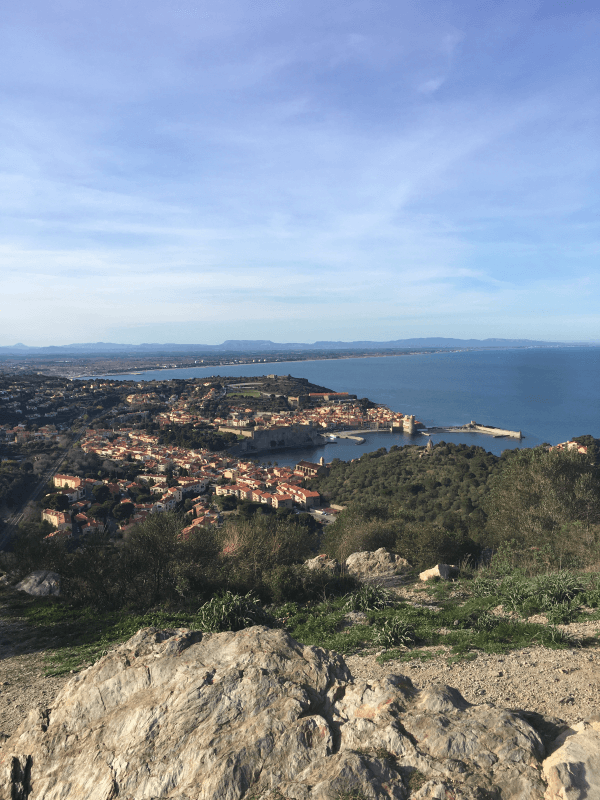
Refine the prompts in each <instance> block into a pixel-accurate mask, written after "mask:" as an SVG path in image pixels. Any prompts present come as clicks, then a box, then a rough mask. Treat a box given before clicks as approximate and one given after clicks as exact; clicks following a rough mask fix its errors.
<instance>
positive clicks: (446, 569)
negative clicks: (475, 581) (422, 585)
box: [419, 564, 458, 581]
mask: <svg viewBox="0 0 600 800" xmlns="http://www.w3.org/2000/svg"><path fill="white" fill-rule="evenodd" d="M456 574H458V567H454V566H452V565H451V564H436V565H435V567H431V569H426V570H425V571H424V572H420V573H419V580H421V581H431V580H435V579H436V578H439V579H440V580H442V581H449V580H450V578H451V577H452V576H453V575H456Z"/></svg>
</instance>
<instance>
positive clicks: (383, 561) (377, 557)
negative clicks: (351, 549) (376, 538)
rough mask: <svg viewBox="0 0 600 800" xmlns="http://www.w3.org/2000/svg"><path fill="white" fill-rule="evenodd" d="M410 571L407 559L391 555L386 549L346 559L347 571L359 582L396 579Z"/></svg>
mask: <svg viewBox="0 0 600 800" xmlns="http://www.w3.org/2000/svg"><path fill="white" fill-rule="evenodd" d="M409 569H410V564H409V563H408V561H407V560H406V559H405V558H401V557H400V556H397V555H395V554H394V553H390V552H389V550H386V549H385V547H380V548H379V550H375V551H374V552H369V551H367V550H366V551H364V552H361V553H352V555H350V556H348V558H347V559H346V570H347V571H348V573H349V574H350V575H354V577H355V578H358V579H359V580H362V581H365V580H374V579H376V580H377V581H378V582H381V579H385V578H391V577H396V576H398V575H400V574H401V573H403V572H406V571H407V570H409Z"/></svg>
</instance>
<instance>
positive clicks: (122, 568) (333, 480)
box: [4, 444, 600, 664]
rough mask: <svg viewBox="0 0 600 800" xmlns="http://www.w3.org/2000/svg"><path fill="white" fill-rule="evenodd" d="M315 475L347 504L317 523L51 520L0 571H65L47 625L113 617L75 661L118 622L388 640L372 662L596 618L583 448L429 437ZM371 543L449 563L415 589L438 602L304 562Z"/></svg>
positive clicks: (552, 640) (338, 644) (593, 492)
mask: <svg viewBox="0 0 600 800" xmlns="http://www.w3.org/2000/svg"><path fill="white" fill-rule="evenodd" d="M91 466H92V464H91V462H90V467H91ZM93 466H94V467H97V466H98V463H96V462H94V464H93ZM101 469H102V467H101ZM313 485H314V486H317V487H318V488H319V490H320V491H322V492H323V493H327V494H328V495H329V498H330V499H331V500H332V501H333V502H335V501H337V502H340V501H341V502H344V501H345V502H347V503H348V507H347V509H346V510H345V511H344V512H342V513H341V514H340V515H339V517H338V519H337V520H336V522H335V523H333V524H332V525H329V526H328V527H326V529H325V531H324V532H321V531H320V529H319V527H318V526H317V525H316V524H315V521H314V520H313V519H312V517H310V516H309V515H296V514H293V513H285V514H283V513H282V514H279V513H276V514H265V513H262V511H261V510H260V509H248V508H247V509H244V511H245V513H242V514H237V513H234V514H232V515H230V516H228V517H227V520H226V522H225V524H224V525H223V526H222V527H221V528H214V527H208V528H199V529H197V530H195V531H192V532H191V534H190V536H189V538H187V539H183V538H182V537H181V535H180V532H181V530H182V528H183V527H184V525H186V524H187V523H188V521H189V518H187V517H185V516H184V515H178V514H160V515H159V514H157V515H152V516H150V517H148V518H147V519H146V520H145V521H144V522H143V523H141V524H140V525H138V526H137V527H136V528H135V529H134V530H133V531H132V532H130V533H129V534H127V535H126V538H125V539H124V540H122V541H119V542H116V543H115V542H111V541H109V540H108V539H107V538H106V537H103V536H96V537H89V538H88V539H86V540H85V541H83V542H77V543H76V544H75V545H73V544H69V543H64V542H60V541H47V540H45V539H44V536H45V535H46V533H47V530H48V528H47V525H29V526H25V527H23V528H22V529H21V535H20V537H19V539H18V541H17V542H16V545H15V551H14V553H12V554H6V555H5V558H4V566H5V568H9V569H12V570H15V571H17V572H19V573H22V574H24V573H26V572H28V571H31V570H33V569H40V568H49V569H54V570H56V571H57V572H59V573H60V575H61V576H62V589H63V598H61V599H60V600H58V601H56V600H52V599H48V600H47V601H42V602H41V604H39V603H38V604H37V605H35V604H34V605H35V608H41V607H42V606H44V603H45V606H44V607H45V608H46V607H47V608H49V607H50V606H52V607H53V608H54V611H53V612H52V613H53V614H56V615H57V619H58V618H60V614H61V613H63V612H64V614H66V615H67V616H68V615H69V614H75V616H76V615H77V614H76V612H75V609H80V610H81V613H82V614H84V615H85V614H90V613H91V612H88V611H85V609H91V608H93V609H95V611H94V614H96V615H97V619H98V620H103V619H104V620H107V622H106V624H105V625H104V627H103V625H101V624H100V622H98V626H97V636H96V639H93V641H91V640H90V642H88V643H87V644H86V647H87V648H88V649H87V650H86V653H87V655H86V656H85V658H92V655H90V654H93V653H95V652H96V650H94V648H95V647H96V644H94V642H98V641H101V642H102V643H104V644H105V643H106V637H107V636H113V637H114V640H117V639H118V638H119V637H121V638H124V637H125V636H126V635H129V634H130V633H131V632H132V631H131V630H130V627H131V626H130V625H129V624H125V622H124V620H126V619H129V618H134V617H136V615H137V618H139V619H145V620H149V619H151V618H152V619H153V618H154V617H156V619H159V618H160V619H163V617H164V615H165V614H166V615H170V617H169V618H172V619H173V620H175V619H177V620H178V621H179V624H190V625H198V626H204V627H205V628H207V626H208V627H209V628H210V629H211V630H219V629H222V628H224V627H225V628H227V626H231V625H235V626H238V627H239V626H240V625H243V624H246V623H245V622H244V620H246V621H247V622H248V624H251V622H252V621H255V622H256V621H257V620H261V621H262V622H263V623H264V624H273V625H275V624H277V625H283V626H284V627H286V628H287V629H288V630H289V631H290V633H291V634H292V635H293V636H295V637H296V638H298V639H299V640H300V641H303V642H305V643H309V644H320V645H324V646H327V647H333V648H335V649H338V650H341V651H343V652H348V651H351V650H355V649H356V648H362V647H378V648H379V649H381V648H383V650H384V654H383V655H382V656H381V657H382V658H392V657H408V656H409V655H410V654H413V655H414V654H415V653H417V654H418V653H419V652H421V650H420V648H421V649H422V648H423V647H425V648H432V647H437V646H445V647H450V648H451V655H452V657H454V656H456V657H465V656H467V655H469V654H472V655H474V654H476V653H477V652H478V651H481V650H487V651H491V652H501V651H504V650H506V649H510V648H513V647H523V646H525V645H528V644H534V643H539V644H544V645H547V646H552V647H565V646H568V645H569V643H570V642H569V641H568V639H566V638H565V635H564V633H562V632H561V631H560V629H559V628H557V627H556V626H557V625H558V624H561V623H565V622H569V621H573V620H577V619H580V618H587V619H589V618H590V615H591V616H592V617H593V616H594V615H595V616H599V615H600V611H598V609H600V576H599V575H598V574H597V571H598V564H599V563H600V468H599V466H598V463H597V459H596V457H595V455H594V454H593V452H592V453H591V454H587V455H586V454H581V453H578V452H576V451H567V452H563V451H556V450H555V451H550V452H548V451H546V450H545V449H544V448H537V449H533V450H522V451H512V452H507V453H505V454H504V455H503V456H502V457H501V458H497V457H495V456H492V455H491V454H489V453H485V451H483V450H482V449H481V448H477V447H472V448H469V447H466V446H464V445H445V444H442V445H438V446H436V447H435V448H434V451H433V453H432V454H425V451H424V449H423V448H416V447H405V448H393V449H392V451H391V452H390V453H386V452H385V451H378V452H377V453H373V454H370V455H368V456H363V457H361V458H360V459H359V460H357V461H355V462H352V463H350V464H346V463H343V462H338V463H334V464H333V466H332V469H331V472H330V474H329V476H327V477H325V478H322V479H318V480H315V481H314V482H313ZM381 546H385V547H387V548H389V549H390V550H392V551H394V552H396V553H398V554H400V555H402V556H404V557H405V558H406V559H407V560H408V561H409V562H410V563H411V564H412V565H413V567H414V569H415V571H416V570H419V569H421V568H422V567H428V566H431V565H432V564H433V563H436V562H438V561H447V562H450V563H455V564H459V565H460V568H461V573H460V578H459V580H458V581H457V582H454V583H452V584H438V585H434V586H429V585H428V586H425V587H421V588H420V589H418V590H417V591H420V592H421V593H424V594H423V597H424V598H426V597H427V596H430V597H431V596H433V597H432V598H431V599H432V601H434V603H435V604H437V607H436V608H435V609H434V608H432V607H431V603H416V604H415V602H414V600H413V601H410V602H409V601H407V600H406V599H393V598H390V596H389V595H385V593H384V594H381V593H380V594H377V592H374V593H373V592H372V591H366V590H365V589H363V590H361V592H359V593H358V594H356V593H355V592H356V591H357V590H358V588H359V587H358V586H357V584H356V582H355V581H354V580H353V579H350V578H348V577H347V576H344V575H343V574H342V575H338V576H332V575H329V574H326V573H321V572H318V571H316V572H315V571H312V572H311V571H309V570H307V568H306V567H304V566H303V562H304V561H305V559H307V558H308V557H311V556H313V555H314V554H315V553H319V552H325V553H327V554H329V555H330V556H335V557H337V558H338V559H339V560H340V561H343V560H344V559H345V558H346V557H347V555H349V554H350V553H352V552H356V551H358V550H363V549H368V550H372V549H376V548H377V547H381ZM482 557H483V558H482ZM490 558H491V561H490ZM206 604H209V605H208V606H207V605H206ZM32 608H33V605H32ZM61 609H62V611H61ZM356 610H359V611H362V612H363V613H365V614H366V615H367V619H366V620H365V622H364V624H359V625H353V626H351V627H346V626H345V625H344V619H345V615H346V614H347V613H348V612H349V611H356ZM32 613H33V612H32ZM36 613H37V612H36ZM48 613H50V612H48ZM220 614H223V615H229V616H224V617H223V619H220V617H219V615H220ZM534 614H542V615H545V620H546V622H545V624H540V623H539V621H536V622H531V621H529V618H530V617H531V616H532V615H534ZM161 615H163V617H161ZM164 618H165V619H166V617H164ZM36 624H37V623H36ZM111 631H112V633H110V632H111ZM88 638H89V637H88ZM92 638H93V637H92ZM86 642H87V639H86ZM579 644H582V643H581V642H580V643H579ZM583 644H585V643H583ZM65 652H66V651H65ZM69 652H71V651H69ZM82 652H83V651H82ZM423 652H424V653H427V652H431V650H426V651H423ZM81 657H82V659H83V656H81ZM423 657H427V656H426V655H424V656H423ZM73 658H74V656H73V657H72V653H71V655H69V658H68V659H67V657H66V656H65V662H64V663H69V664H72V663H73ZM69 659H70V660H69Z"/></svg>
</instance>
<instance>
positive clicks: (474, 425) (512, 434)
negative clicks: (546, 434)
mask: <svg viewBox="0 0 600 800" xmlns="http://www.w3.org/2000/svg"><path fill="white" fill-rule="evenodd" d="M421 433H422V434H425V436H429V435H431V434H432V433H485V434H486V435H488V436H493V437H494V439H523V438H524V437H523V434H522V433H521V431H510V430H507V429H505V428H496V427H495V426H494V425H480V424H479V423H478V422H475V420H471V422H467V423H466V424H465V425H456V426H447V427H435V428H427V429H426V430H421Z"/></svg>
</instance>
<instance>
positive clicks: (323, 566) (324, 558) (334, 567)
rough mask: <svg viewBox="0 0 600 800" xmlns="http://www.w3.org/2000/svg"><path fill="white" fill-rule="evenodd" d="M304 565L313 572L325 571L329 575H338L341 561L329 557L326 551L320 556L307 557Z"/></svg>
mask: <svg viewBox="0 0 600 800" xmlns="http://www.w3.org/2000/svg"><path fill="white" fill-rule="evenodd" d="M304 566H305V567H306V569H309V570H310V571H311V572H324V573H326V574H327V575H338V574H339V572H340V564H339V562H338V561H337V560H336V559H335V558H329V556H328V555H325V554H324V553H322V554H321V555H320V556H315V557H314V558H309V559H307V560H306V561H305V562H304Z"/></svg>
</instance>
